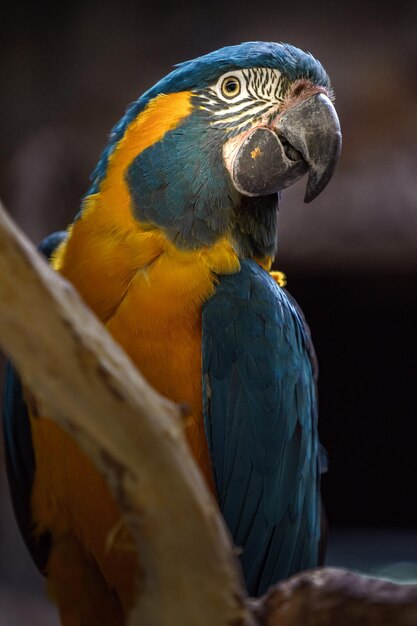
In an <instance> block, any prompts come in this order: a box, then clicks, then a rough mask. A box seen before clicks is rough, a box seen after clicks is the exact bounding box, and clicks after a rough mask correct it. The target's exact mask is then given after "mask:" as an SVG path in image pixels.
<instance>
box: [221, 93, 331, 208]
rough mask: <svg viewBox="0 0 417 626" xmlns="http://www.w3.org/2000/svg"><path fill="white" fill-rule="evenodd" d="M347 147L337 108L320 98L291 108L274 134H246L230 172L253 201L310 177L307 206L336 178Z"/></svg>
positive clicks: (262, 131)
mask: <svg viewBox="0 0 417 626" xmlns="http://www.w3.org/2000/svg"><path fill="white" fill-rule="evenodd" d="M341 147H342V134H341V131H340V124H339V119H338V117H337V113H336V111H335V108H334V106H333V104H332V103H331V101H330V99H329V98H328V97H327V96H325V95H324V94H322V93H319V94H315V95H314V96H311V97H310V98H308V99H307V100H304V101H302V102H300V103H299V104H296V105H295V106H293V107H291V108H289V109H287V110H286V111H285V112H284V113H283V114H282V115H280V116H279V117H278V118H277V120H276V122H275V123H273V124H272V129H271V128H266V127H258V128H255V129H254V130H253V131H252V132H251V133H249V134H248V135H246V136H245V138H244V139H243V140H242V141H241V142H240V144H239V145H238V146H237V150H235V151H234V153H233V159H232V162H230V161H229V167H228V169H229V172H230V175H231V178H232V182H233V184H234V186H235V187H236V189H237V190H238V191H240V192H241V193H242V194H244V195H248V196H259V195H268V194H272V193H277V192H278V191H282V190H283V189H285V188H286V187H289V186H290V185H292V184H293V183H295V182H296V181H297V180H299V179H300V178H301V177H302V176H303V175H304V174H305V173H307V172H308V180H307V187H306V192H305V196H304V202H311V200H314V198H316V197H317V196H318V195H319V194H320V193H321V192H322V191H323V189H324V188H325V187H326V185H327V184H328V183H329V181H330V179H331V178H332V176H333V173H334V171H335V169H336V165H337V162H338V160H339V156H340V151H341ZM225 160H226V166H228V160H227V159H225Z"/></svg>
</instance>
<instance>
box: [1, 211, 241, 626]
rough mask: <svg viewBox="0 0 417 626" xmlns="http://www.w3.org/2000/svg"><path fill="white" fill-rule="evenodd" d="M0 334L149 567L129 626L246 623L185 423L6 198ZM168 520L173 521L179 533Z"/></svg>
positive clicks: (231, 561)
mask: <svg viewBox="0 0 417 626" xmlns="http://www.w3.org/2000/svg"><path fill="white" fill-rule="evenodd" d="M0 277H1V279H0V302H1V306H0V344H1V346H2V348H3V349H4V351H5V352H6V353H7V354H8V355H9V356H10V358H11V359H12V361H13V362H14V364H15V365H16V367H17V369H18V370H19V372H20V373H21V375H22V378H23V381H24V383H25V384H26V385H27V386H28V387H29V388H30V390H31V392H32V393H33V394H34V396H35V398H36V400H37V401H38V402H39V403H40V405H41V407H42V412H43V411H44V413H45V414H46V415H48V416H50V417H51V418H52V419H54V420H55V421H56V422H57V423H59V424H60V425H61V426H63V427H64V428H65V429H66V430H67V431H69V432H70V433H71V435H72V436H73V437H74V438H75V439H76V440H77V442H78V443H79V444H80V445H81V446H82V447H83V449H84V450H85V451H86V453H87V454H88V455H89V457H90V458H91V459H92V460H93V462H94V463H95V464H96V466H97V467H98V468H99V470H100V471H101V472H103V473H104V474H105V476H106V478H107V480H108V483H109V485H110V487H111V489H112V492H113V494H114V496H115V498H116V500H117V501H118V503H119V505H120V508H121V510H122V511H123V512H124V514H125V521H126V523H127V524H128V526H129V528H130V530H131V532H132V535H133V537H134V539H135V541H136V544H137V547H138V551H139V553H140V559H141V564H142V565H143V568H144V570H145V572H146V577H145V583H144V586H143V583H142V585H141V587H142V588H143V592H142V593H141V595H140V597H139V598H138V602H137V606H136V608H135V610H134V611H133V613H132V616H131V620H130V626H134V625H136V624H137V625H139V624H140V625H141V626H143V625H144V624H146V625H147V626H173V625H177V624H178V625H179V624H181V625H182V626H195V625H196V624H199V626H200V625H201V626H213V625H216V626H223V625H224V626H226V625H228V626H230V625H231V624H233V625H235V626H238V625H240V624H248V623H249V621H250V618H249V613H248V611H247V609H246V608H245V600H244V593H243V586H242V583H241V578H240V573H239V569H238V567H237V564H236V560H235V556H234V553H233V548H232V544H231V542H230V540H229V536H228V534H227V532H226V530H225V526H224V524H223V521H222V519H221V517H220V515H219V512H218V509H217V506H216V504H215V502H214V500H213V498H212V496H211V495H210V494H209V492H208V490H207V488H206V486H205V483H204V480H203V478H202V476H201V474H200V471H199V470H198V468H197V466H196V464H195V463H194V461H193V459H192V457H191V454H190V453H189V450H188V446H187V444H186V442H185V437H184V435H183V432H182V425H181V411H180V409H179V408H178V407H177V406H175V405H174V404H173V403H171V402H169V401H168V400H166V399H164V398H162V397H161V396H160V395H159V394H157V393H156V392H155V391H154V390H153V389H152V388H150V386H149V385H148V384H147V383H146V381H145V380H144V379H143V377H142V376H141V375H140V374H139V372H138V371H137V370H136V368H135V367H134V366H133V364H132V362H131V361H130V360H129V359H128V357H127V356H126V354H125V353H124V352H123V351H122V350H121V348H120V347H119V346H118V345H117V344H116V343H115V342H114V341H113V339H112V338H111V337H110V335H109V334H108V333H107V331H106V330H105V328H104V327H103V326H102V324H101V323H100V322H99V321H98V320H97V318H96V317H95V316H94V315H93V314H92V312H91V311H90V310H88V309H87V307H86V306H85V305H84V304H83V302H82V301H81V299H80V297H79V296H78V294H77V293H76V292H75V290H74V289H73V288H72V287H71V286H70V285H69V284H68V283H67V282H66V281H64V280H63V278H62V277H61V276H59V275H58V274H57V273H55V272H54V271H53V270H51V269H50V268H49V267H48V265H47V263H46V262H45V261H44V260H43V259H42V258H41V257H40V255H39V254H38V253H37V251H36V250H35V248H34V247H33V246H32V244H31V243H30V242H29V241H28V240H27V239H26V237H24V235H23V234H21V233H20V232H18V230H17V228H16V226H14V224H13V223H12V221H11V220H10V218H9V217H8V216H7V215H6V213H5V212H4V210H3V208H2V207H1V206H0ZM173 527H175V531H174V532H173Z"/></svg>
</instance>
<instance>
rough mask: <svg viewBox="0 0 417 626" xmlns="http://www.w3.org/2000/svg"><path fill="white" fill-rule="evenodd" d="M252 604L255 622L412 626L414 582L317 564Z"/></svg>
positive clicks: (416, 603)
mask: <svg viewBox="0 0 417 626" xmlns="http://www.w3.org/2000/svg"><path fill="white" fill-rule="evenodd" d="M253 609H254V613H255V614H256V615H257V618H258V620H259V624H260V626H416V625H417V585H398V584H395V583H392V582H388V581H386V580H382V579H378V578H371V577H369V576H362V575H360V574H356V573H354V572H349V571H346V570H342V569H336V568H330V567H329V568H322V569H316V570H311V571H309V572H302V573H301V574H298V575H297V576H294V577H293V578H290V579H289V580H286V581H284V582H282V583H280V584H279V585H277V586H276V587H274V588H273V589H271V591H270V592H269V593H268V594H267V596H265V597H264V598H262V599H261V600H259V601H254V602H253Z"/></svg>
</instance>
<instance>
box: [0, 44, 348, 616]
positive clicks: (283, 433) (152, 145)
mask: <svg viewBox="0 0 417 626" xmlns="http://www.w3.org/2000/svg"><path fill="white" fill-rule="evenodd" d="M333 101H334V94H333V90H332V86H331V83H330V79H329V77H328V74H327V73H326V71H325V70H324V68H323V66H322V65H321V63H320V62H319V61H318V60H316V59H315V58H314V57H313V56H312V55H311V54H310V53H306V52H303V51H302V50H300V49H299V48H296V47H294V46H292V45H289V44H284V43H275V42H259V41H257V42H256V41H255V42H245V43H241V44H239V45H232V46H227V47H224V48H221V49H219V50H217V51H215V52H211V53H208V54H206V55H204V56H200V57H198V58H196V59H194V60H191V61H186V62H182V63H180V64H178V65H177V66H175V67H174V69H173V70H172V71H171V72H170V73H169V74H167V75H166V76H165V77H164V78H162V79H161V80H160V81H159V82H157V83H156V84H155V85H154V86H153V87H151V88H150V89H149V90H148V91H146V92H145V93H144V94H143V95H142V96H140V97H139V99H137V100H136V101H135V102H134V103H133V104H131V105H130V106H129V107H128V108H127V111H126V113H125V114H124V116H123V117H122V119H121V120H120V121H119V122H118V123H117V124H116V126H115V127H114V128H113V130H112V131H111V134H110V136H109V140H108V143H107V146H106V147H105V149H104V152H103V153H102V155H101V157H100V159H99V161H98V164H97V166H96V168H95V170H94V171H93V174H92V176H91V186H90V188H89V189H88V191H87V193H86V195H85V196H84V197H83V199H82V201H81V207H80V209H79V212H78V213H77V214H76V216H75V218H74V220H73V222H72V223H71V224H70V226H69V227H68V228H67V229H66V230H63V231H60V232H57V233H54V234H52V235H50V236H49V237H47V238H46V239H45V240H44V241H43V243H42V244H41V245H40V250H41V252H42V253H43V254H44V255H45V256H46V257H47V258H48V259H49V263H50V264H51V266H52V267H53V268H54V269H55V270H56V271H57V272H60V273H61V274H62V275H63V276H64V277H65V278H66V279H67V280H68V281H70V282H71V283H72V284H73V285H74V286H75V288H76V289H77V290H78V292H79V293H80V294H81V297H82V298H83V299H84V301H85V303H86V304H87V305H88V306H89V307H90V308H91V309H92V311H93V312H94V313H95V314H96V315H97V317H98V318H99V319H100V320H101V322H102V323H103V324H104V326H105V327H106V328H107V330H108V332H109V333H110V334H111V335H112V336H113V337H114V339H115V340H116V341H117V342H118V343H119V344H120V345H121V346H122V348H123V349H124V350H125V351H126V353H127V354H128V355H129V357H130V358H131V360H132V361H133V363H134V364H135V365H136V366H137V368H138V369H139V371H140V372H141V373H142V374H143V375H144V377H145V378H146V379H147V381H148V382H149V383H150V385H152V386H153V387H154V388H155V389H156V390H157V391H158V392H160V393H161V394H162V395H164V396H166V397H167V398H170V399H171V400H172V401H174V402H177V403H183V404H184V403H185V404H186V405H187V406H188V407H189V412H190V415H189V416H188V417H187V418H186V419H184V432H185V435H186V438H187V440H188V444H189V448H190V451H191V453H192V455H193V456H194V458H195V461H196V463H197V464H198V466H199V468H200V470H201V472H202V474H203V476H204V478H205V480H206V483H207V486H208V488H209V489H210V490H211V491H212V493H213V495H214V498H215V500H216V501H217V503H218V506H219V509H220V511H221V513H222V516H223V518H224V520H225V523H226V526H227V528H228V530H229V533H230V535H231V538H232V540H233V542H234V544H235V546H236V547H237V551H238V553H239V557H238V558H239V561H240V566H241V570H242V572H243V577H244V581H245V584H246V587H247V590H248V593H249V594H250V595H252V596H260V595H262V594H264V593H265V592H266V591H267V589H268V588H269V587H270V586H271V585H273V584H274V583H276V582H277V581H279V580H282V579H286V578H288V577H289V576H291V575H293V574H295V573H297V572H299V571H302V570H305V569H308V568H313V567H315V566H317V565H318V562H319V542H320V536H321V530H320V526H321V524H320V519H321V496H320V474H321V471H322V470H323V460H322V455H321V452H320V449H321V444H320V442H319V437H318V408H317V403H318V399H317V367H316V359H315V354H314V349H313V347H312V342H311V336H310V331H309V328H308V326H307V324H306V322H305V320H304V316H303V314H302V312H301V309H300V308H299V306H298V305H297V303H296V302H295V300H294V299H293V298H292V296H291V295H290V294H289V293H288V292H287V291H286V289H284V280H283V275H282V274H280V273H279V272H273V271H271V268H272V263H273V261H274V259H275V255H276V253H277V230H278V210H279V203H280V199H281V193H282V191H283V190H284V189H285V188H287V187H289V186H291V185H293V184H295V183H296V182H297V181H299V180H300V179H301V178H303V177H304V176H307V182H306V190H305V198H304V200H305V202H310V201H312V200H314V199H315V198H316V197H317V196H318V195H319V194H320V193H321V192H322V191H323V190H324V188H325V187H326V186H327V184H328V183H329V181H330V179H331V178H332V176H333V174H334V171H335V168H336V165H337V162H338V159H339V155H340V151H341V130H340V123H339V119H338V116H337V113H336V110H335V107H334V104H333ZM114 419H115V420H117V415H115V416H114ZM3 427H4V439H5V450H6V463H7V472H8V479H9V485H10V491H11V497H12V502H13V506H14V510H15V515H16V518H17V521H18V525H19V527H20V530H21V533H22V536H23V538H24V540H25V542H26V544H27V547H28V549H29V551H30V553H31V555H32V557H33V559H34V561H35V563H36V565H37V567H38V568H39V570H40V571H41V572H42V573H43V574H44V575H45V576H46V577H47V583H48V588H49V589H50V591H51V594H52V595H53V597H54V599H55V601H56V602H57V604H58V608H59V612H60V618H61V622H62V624H63V626H81V625H87V626H95V625H98V624H100V625H101V626H106V625H109V626H110V625H111V626H115V625H116V626H119V625H120V626H121V625H122V624H124V623H125V620H126V619H127V616H128V614H129V611H130V609H131V608H132V606H133V603H134V598H135V594H136V593H138V589H137V588H136V587H137V584H138V585H139V587H140V580H141V576H142V577H143V576H144V573H143V572H141V565H140V554H139V555H137V554H136V553H135V551H134V550H133V549H130V550H129V549H128V548H129V546H132V540H131V537H130V534H129V531H128V529H127V527H126V525H125V524H124V521H123V519H122V516H121V513H120V511H119V510H118V508H117V506H116V504H115V502H114V500H113V498H112V496H111V494H110V490H109V488H108V486H107V484H106V483H105V480H104V478H103V477H102V476H101V475H100V474H99V472H98V471H97V470H96V468H95V467H94V466H93V464H92V463H91V462H90V461H89V459H88V458H87V457H86V455H85V454H84V453H83V452H82V451H81V449H80V448H79V447H78V446H77V445H76V443H75V442H74V441H73V440H72V439H71V437H70V435H69V434H67V433H66V432H64V431H63V430H62V429H61V428H60V427H59V426H58V425H57V424H55V423H54V422H53V421H52V420H49V419H48V418H47V416H43V415H39V411H38V410H37V408H36V400H34V399H33V398H32V397H31V396H30V395H29V393H28V392H27V391H26V390H25V388H24V387H23V386H22V382H21V380H20V378H19V374H18V372H16V370H15V369H14V368H13V366H12V365H11V364H8V366H7V373H6V381H5V391H4V401H3ZM172 532H173V533H175V526H174V525H173V528H172ZM126 546H127V547H126ZM190 574H191V573H190ZM137 580H139V583H136V581H137Z"/></svg>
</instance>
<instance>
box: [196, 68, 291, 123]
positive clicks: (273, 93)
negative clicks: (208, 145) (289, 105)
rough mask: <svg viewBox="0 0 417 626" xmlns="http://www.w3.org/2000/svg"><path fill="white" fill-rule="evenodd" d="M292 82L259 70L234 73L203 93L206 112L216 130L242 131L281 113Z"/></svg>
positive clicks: (223, 76) (275, 74) (265, 69)
mask: <svg viewBox="0 0 417 626" xmlns="http://www.w3.org/2000/svg"><path fill="white" fill-rule="evenodd" d="M288 86H289V80H288V78H287V77H286V76H284V75H283V74H281V72H279V71H278V70H274V69H270V68H266V67H259V68H251V69H245V70H232V71H230V72H226V73H225V74H223V75H222V76H221V77H220V78H219V79H218V80H217V81H216V83H214V84H213V85H210V86H209V87H208V88H207V89H205V90H204V91H202V92H200V93H199V96H200V102H201V106H202V108H203V109H206V110H209V111H210V112H211V114H212V121H211V123H212V124H213V125H215V126H218V127H221V128H225V129H230V130H233V131H239V132H240V131H242V130H243V129H245V128H247V127H249V126H251V125H252V123H253V120H256V119H259V118H261V117H262V116H263V115H265V114H268V113H270V112H271V110H272V109H278V108H279V106H280V105H281V104H282V102H283V100H284V97H285V94H286V92H287V90H288Z"/></svg>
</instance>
